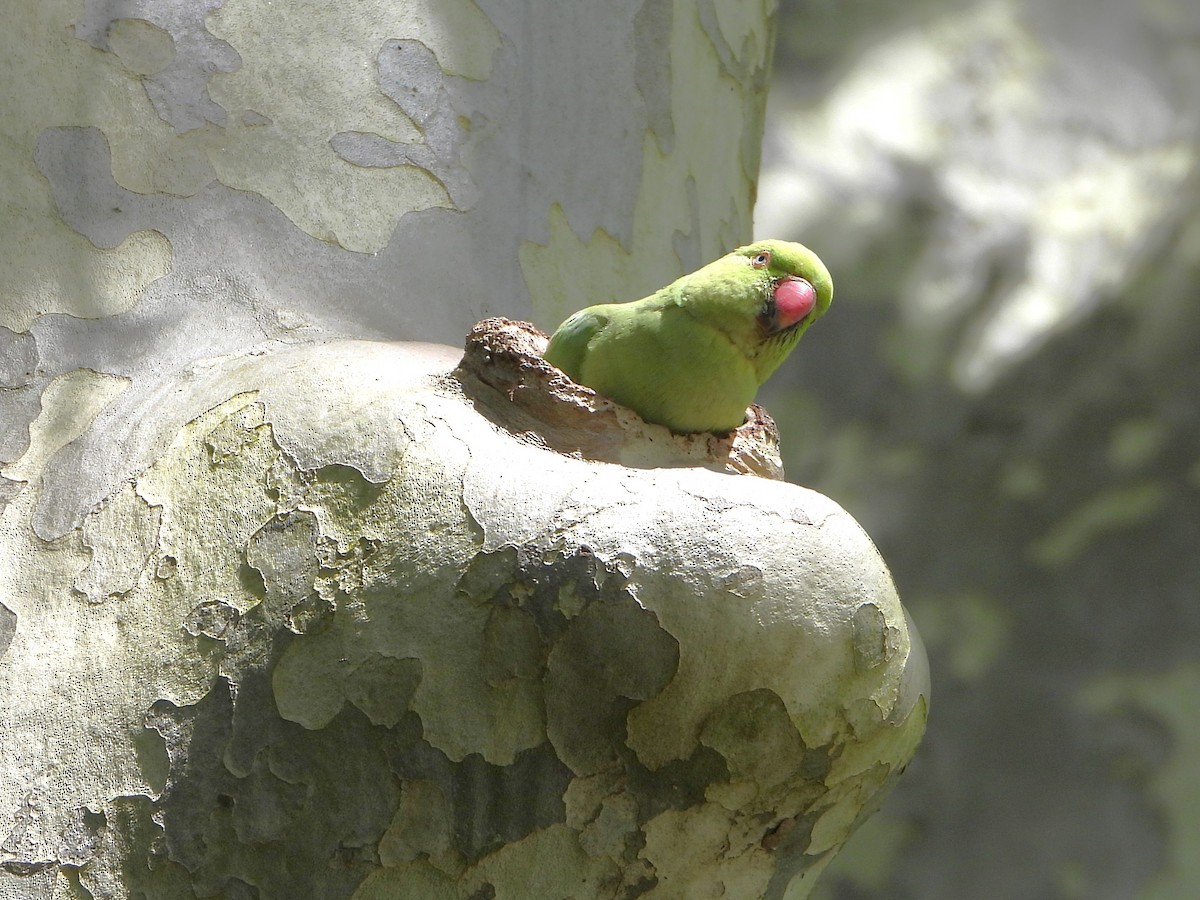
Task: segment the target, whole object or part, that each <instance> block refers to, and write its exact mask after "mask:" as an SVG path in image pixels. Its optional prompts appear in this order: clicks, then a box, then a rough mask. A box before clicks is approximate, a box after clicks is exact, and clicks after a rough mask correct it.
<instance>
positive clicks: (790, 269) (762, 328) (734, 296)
mask: <svg viewBox="0 0 1200 900" xmlns="http://www.w3.org/2000/svg"><path fill="white" fill-rule="evenodd" d="M832 299H833V281H832V280H831V279H830V277H829V272H828V270H827V269H826V268H825V266H824V265H823V264H822V263H821V261H820V260H819V259H818V258H817V256H816V254H814V253H813V252H812V251H811V250H809V249H808V248H807V247H804V246H802V245H800V244H795V243H791V242H789V241H758V242H756V243H753V244H750V245H749V246H746V247H739V248H738V249H737V250H734V251H733V252H732V253H730V254H728V255H726V256H723V257H721V258H720V259H718V260H717V261H716V262H712V263H709V264H708V265H707V266H705V267H704V268H702V269H699V270H697V271H695V272H692V273H691V274H690V275H685V276H683V277H682V278H680V279H679V280H678V281H675V282H673V283H672V284H669V285H667V286H666V287H665V288H662V289H661V290H659V291H656V292H655V293H653V294H651V295H650V296H649V297H646V298H644V299H642V300H635V301H633V302H631V303H606V304H602V305H600V306H589V307H588V308H587V309H582V310H580V311H579V312H577V313H575V314H574V315H573V316H571V317H570V318H568V319H567V320H566V321H565V322H563V323H562V325H560V326H559V327H558V330H557V331H555V332H554V334H553V336H552V337H551V338H550V344H549V346H548V347H547V348H546V353H545V357H546V360H547V361H548V362H550V363H552V364H553V365H555V366H557V367H558V368H560V369H561V370H562V371H563V372H565V373H566V374H567V375H569V376H570V377H571V379H572V380H574V381H576V382H578V383H580V384H585V385H587V386H588V387H590V388H592V389H593V390H595V391H598V392H599V393H601V394H604V395H605V396H606V397H608V398H610V399H612V400H616V401H617V402H618V403H622V404H624V405H625V406H628V407H629V408H630V409H633V410H634V411H635V412H637V413H638V414H639V415H641V417H642V418H643V419H645V420H646V421H648V422H657V423H659V424H660V425H665V426H667V427H668V428H670V429H671V430H672V431H674V432H677V433H680V434H686V433H689V432H695V431H713V432H725V431H730V430H731V429H734V428H737V427H738V426H739V425H741V424H742V422H743V420H744V419H745V415H746V407H747V406H749V405H750V404H751V403H752V402H753V400H754V395H755V393H756V392H757V391H758V386H759V385H760V384H762V383H763V382H764V381H766V380H767V378H768V377H769V376H770V374H771V373H772V372H774V371H775V369H777V368H778V367H779V364H780V363H781V362H783V360H784V358H785V357H786V356H787V355H788V353H790V352H791V350H792V348H793V347H795V346H796V342H797V341H798V340H800V335H802V334H803V333H804V332H805V331H806V330H807V329H808V326H809V325H811V324H812V323H813V322H815V321H816V320H817V319H818V318H819V317H820V316H821V315H822V314H823V313H824V312H825V310H826V309H828V308H829V302H830V300H832Z"/></svg>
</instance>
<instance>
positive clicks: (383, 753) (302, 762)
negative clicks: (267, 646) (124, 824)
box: [128, 673, 405, 900]
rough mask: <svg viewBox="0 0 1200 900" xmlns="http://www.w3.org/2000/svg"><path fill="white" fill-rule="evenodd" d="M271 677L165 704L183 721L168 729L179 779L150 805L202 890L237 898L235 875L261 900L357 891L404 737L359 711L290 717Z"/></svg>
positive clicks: (391, 792)
mask: <svg viewBox="0 0 1200 900" xmlns="http://www.w3.org/2000/svg"><path fill="white" fill-rule="evenodd" d="M266 682H267V679H266V678H265V676H264V675H263V674H261V673H258V674H255V673H248V674H247V675H246V676H245V677H244V678H243V680H242V683H241V685H240V686H239V688H238V690H237V692H236V697H235V696H234V695H233V692H232V691H231V690H230V685H229V683H228V682H225V681H222V682H220V683H219V684H218V686H217V688H216V689H214V690H213V691H212V692H211V693H210V694H209V695H208V696H207V697H205V698H204V699H203V700H201V701H200V702H199V703H198V704H196V705H195V706H192V707H187V708H174V709H173V710H172V711H169V712H168V709H169V707H163V708H162V709H161V712H162V713H165V714H167V718H168V719H171V720H174V721H176V722H177V723H178V724H177V725H175V726H173V727H165V728H163V732H164V737H165V738H166V740H167V744H168V755H169V756H170V758H171V760H172V764H171V772H170V778H169V784H168V786H167V788H166V790H165V791H164V793H163V795H162V798H161V799H160V800H159V801H158V802H157V803H155V804H153V806H152V808H151V809H150V810H146V812H149V813H150V814H151V816H153V817H154V818H158V819H159V820H160V821H161V822H162V823H163V826H164V827H165V829H166V853H167V855H168V856H169V858H170V859H171V860H173V861H174V862H175V863H177V864H179V865H180V866H182V867H183V869H184V870H185V871H186V873H187V882H188V883H189V884H190V887H191V888H192V890H194V891H195V892H196V894H197V895H198V896H216V895H221V896H225V895H226V893H225V892H226V890H227V886H228V883H229V881H230V879H233V880H237V881H243V882H245V883H247V884H254V885H258V886H259V888H258V893H257V894H256V896H258V897H260V898H261V900H270V898H275V900H285V898H294V897H328V898H339V897H349V896H350V894H351V893H352V892H353V890H354V888H355V886H356V885H357V884H358V883H359V882H361V881H362V879H363V878H364V877H365V876H366V874H367V873H368V872H369V871H370V870H371V869H372V868H374V866H375V865H377V863H376V862H375V858H374V850H373V848H374V846H375V845H376V843H377V842H378V841H379V839H380V838H381V837H382V835H383V833H384V832H385V830H386V828H387V826H388V825H389V824H390V822H391V820H392V816H393V815H394V813H395V810H396V808H397V805H398V803H399V784H398V782H397V780H396V778H395V777H394V776H393V774H392V773H391V772H390V770H389V764H388V753H389V748H390V750H392V751H395V750H398V749H400V748H401V747H402V746H403V745H404V743H405V737H404V734H403V732H399V731H397V732H389V731H388V730H387V729H381V728H379V727H378V726H373V725H371V724H370V723H368V722H367V720H366V718H365V717H364V716H363V715H362V714H361V713H359V712H358V711H357V710H347V711H346V712H345V713H344V714H343V715H342V716H339V717H338V719H337V720H336V721H335V722H334V723H332V725H331V727H330V728H329V729H328V730H323V731H306V730H305V729H302V728H300V727H299V726H296V725H294V724H291V723H288V722H284V721H283V720H281V719H280V718H279V716H278V714H277V713H276V712H275V710H274V707H273V703H272V701H271V692H270V688H269V685H268V684H267V683H266ZM247 727H249V730H247ZM350 746H352V747H355V748H357V750H356V752H355V753H352V754H348V753H346V752H345V748H346V747H350ZM230 762H233V763H234V765H233V766H232V767H230V765H229V763H230ZM143 827H144V825H143ZM135 859H136V855H133V858H131V859H129V861H128V864H129V865H133V864H134V862H135ZM142 865H144V863H142ZM172 896H174V894H172Z"/></svg>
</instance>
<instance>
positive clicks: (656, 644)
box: [546, 595, 679, 775]
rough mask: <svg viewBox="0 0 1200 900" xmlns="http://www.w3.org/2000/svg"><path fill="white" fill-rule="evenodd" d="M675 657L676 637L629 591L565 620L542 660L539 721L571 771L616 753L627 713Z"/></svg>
mask: <svg viewBox="0 0 1200 900" xmlns="http://www.w3.org/2000/svg"><path fill="white" fill-rule="evenodd" d="M678 664H679V645H678V644H677V643H676V641H675V639H674V638H673V637H671V636H670V635H669V634H667V633H666V632H665V631H663V629H662V627H661V626H660V625H659V624H658V620H657V619H656V618H655V616H654V614H653V613H651V612H649V611H648V610H644V609H642V608H641V607H640V606H639V605H638V604H637V602H636V601H635V600H634V599H633V598H632V597H631V596H629V595H626V596H625V598H624V599H623V600H617V601H616V602H607V603H605V602H600V603H592V604H589V605H587V606H585V607H584V608H583V610H582V611H581V612H580V613H579V615H578V616H576V617H575V618H574V619H572V620H571V622H570V624H569V625H568V626H567V628H566V630H565V632H564V633H563V636H562V638H561V639H560V640H559V641H557V642H556V644H555V648H554V650H552V651H551V653H550V657H549V659H548V660H547V677H546V717H547V725H546V729H547V732H548V733H549V735H550V739H551V741H553V743H554V745H555V747H556V749H557V750H558V753H559V755H560V756H561V757H562V758H563V760H564V761H565V762H567V764H568V765H570V766H571V768H572V770H573V771H574V772H575V773H576V774H577V775H590V774H593V773H595V772H597V771H599V770H601V769H603V768H606V767H608V766H610V765H612V764H614V763H615V762H616V761H617V760H618V759H620V757H621V755H622V751H621V749H620V748H621V747H622V746H623V740H624V737H625V727H624V720H625V715H626V713H628V711H629V709H630V708H631V707H632V706H633V705H634V704H635V702H636V701H638V700H643V699H647V698H649V697H653V696H655V695H656V694H658V693H659V691H661V690H662V689H663V688H664V687H666V685H667V684H668V683H669V682H670V680H671V679H672V678H673V677H674V675H675V669H676V667H677V666H678Z"/></svg>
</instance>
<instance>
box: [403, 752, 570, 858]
mask: <svg viewBox="0 0 1200 900" xmlns="http://www.w3.org/2000/svg"><path fill="white" fill-rule="evenodd" d="M392 768H393V770H394V771H395V773H396V774H397V775H398V776H399V777H400V778H402V779H403V781H404V784H405V785H410V784H413V783H414V782H416V783H427V784H429V785H436V786H437V790H438V793H439V794H440V796H441V797H442V798H445V799H444V802H445V803H446V808H447V811H448V820H449V828H450V835H449V837H450V845H451V846H452V847H453V848H454V849H455V850H457V851H458V852H460V853H462V854H463V856H464V857H465V859H466V861H467V862H468V863H474V862H477V861H478V860H480V859H482V858H483V857H485V856H487V855H488V854H489V853H492V852H494V851H495V850H497V849H498V848H500V847H501V846H503V845H505V844H509V843H513V842H516V841H520V840H522V839H523V838H526V837H528V836H529V835H531V834H533V833H534V832H536V831H537V830H539V829H542V828H548V827H550V826H551V825H554V824H557V823H561V822H563V821H564V820H565V818H566V810H565V806H564V803H563V794H564V793H565V792H566V788H567V784H568V783H569V781H570V778H571V773H570V771H569V770H568V769H567V768H566V766H564V765H563V763H562V762H561V761H560V760H559V758H558V756H557V755H556V754H555V752H554V749H553V748H552V747H550V745H548V744H543V745H541V746H539V747H533V748H531V749H529V750H525V751H522V752H521V753H519V754H518V755H517V757H516V758H515V759H514V760H513V762H512V764H510V765H507V766H496V765H492V764H491V763H488V762H486V761H485V760H484V759H483V758H482V757H481V756H479V755H478V754H475V753H473V754H470V755H469V756H467V757H465V758H464V759H463V760H461V761H460V762H452V761H450V760H449V759H448V758H447V757H446V756H445V754H443V753H441V752H440V751H438V750H436V749H434V748H432V747H430V746H429V745H428V744H427V743H426V742H424V741H419V742H417V743H414V744H412V745H410V746H409V747H408V748H406V750H405V751H404V752H401V753H398V754H396V755H395V756H394V757H393V759H392ZM421 790H423V791H425V792H429V790H430V789H429V788H428V787H425V788H422V789H421ZM435 838H436V839H438V840H440V838H438V837H437V835H435V834H430V835H427V836H426V837H425V838H424V840H433V839H435Z"/></svg>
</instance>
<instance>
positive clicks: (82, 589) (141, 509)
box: [74, 484, 162, 603]
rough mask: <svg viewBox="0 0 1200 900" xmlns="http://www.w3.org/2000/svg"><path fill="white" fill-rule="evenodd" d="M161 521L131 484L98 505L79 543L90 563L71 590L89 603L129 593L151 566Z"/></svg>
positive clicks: (159, 512)
mask: <svg viewBox="0 0 1200 900" xmlns="http://www.w3.org/2000/svg"><path fill="white" fill-rule="evenodd" d="M161 522H162V510H161V509H160V508H159V507H154V506H151V505H150V504H148V503H147V502H146V501H145V500H143V499H142V498H141V497H140V496H139V495H138V494H137V492H136V491H135V490H134V487H133V485H132V484H127V485H126V486H125V487H124V489H123V490H121V491H120V492H118V493H117V494H116V495H114V496H113V497H110V498H109V499H108V500H105V501H103V502H102V503H100V504H99V505H98V506H97V507H96V508H95V509H94V510H92V512H91V513H89V514H88V517H87V518H86V519H84V521H83V528H82V531H83V544H84V546H86V547H87V548H88V549H89V550H90V551H91V553H92V560H91V562H90V563H88V567H87V568H86V569H84V570H83V572H81V573H80V575H79V577H77V578H76V579H75V584H74V587H75V590H76V591H78V592H79V593H81V594H83V595H84V596H85V597H87V600H88V602H89V603H103V602H104V601H105V600H113V599H118V598H120V597H122V596H124V595H125V594H127V593H128V592H129V591H131V590H132V589H133V587H134V585H135V584H136V583H137V580H138V578H139V577H140V576H141V575H142V573H143V572H145V571H147V570H148V569H150V568H151V567H152V566H151V558H152V556H153V554H154V551H155V550H156V549H157V547H158V533H159V527H160V525H161Z"/></svg>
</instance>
